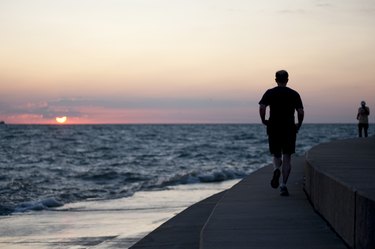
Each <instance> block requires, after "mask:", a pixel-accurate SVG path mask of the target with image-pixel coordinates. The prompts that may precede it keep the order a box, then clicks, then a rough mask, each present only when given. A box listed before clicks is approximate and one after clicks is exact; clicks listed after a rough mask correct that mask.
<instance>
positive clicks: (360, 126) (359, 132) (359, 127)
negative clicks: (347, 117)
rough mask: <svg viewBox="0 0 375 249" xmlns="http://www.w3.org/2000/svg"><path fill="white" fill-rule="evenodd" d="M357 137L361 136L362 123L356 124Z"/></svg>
mask: <svg viewBox="0 0 375 249" xmlns="http://www.w3.org/2000/svg"><path fill="white" fill-rule="evenodd" d="M358 137H362V125H361V124H358Z"/></svg>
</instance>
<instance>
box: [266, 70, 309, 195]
mask: <svg viewBox="0 0 375 249" xmlns="http://www.w3.org/2000/svg"><path fill="white" fill-rule="evenodd" d="M275 80H276V83H277V86H276V87H274V88H272V89H268V90H267V91H266V92H265V93H264V95H263V97H262V99H261V100H260V101H259V114H260V118H261V120H262V123H263V124H264V125H266V126H267V135H268V144H269V150H270V153H271V154H272V155H273V165H274V171H273V177H272V180H271V186H272V188H278V187H279V185H280V183H279V179H280V175H281V174H282V183H281V186H280V195H281V196H288V195H289V192H288V188H287V186H286V184H287V181H288V178H289V174H290V171H291V167H292V166H291V156H292V154H293V153H295V147H296V138H297V133H298V130H299V129H300V127H301V125H302V122H303V119H304V110H303V104H302V100H301V97H300V95H299V93H298V92H297V91H295V90H293V89H291V88H289V87H287V86H286V85H287V83H288V81H289V74H288V72H287V71H285V70H280V71H277V72H276V79H275ZM267 107H269V109H270V112H269V119H268V120H267V119H266V110H267ZM295 111H297V117H298V123H297V124H296V123H295V115H294V114H295Z"/></svg>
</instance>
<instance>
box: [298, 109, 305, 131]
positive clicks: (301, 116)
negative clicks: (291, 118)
mask: <svg viewBox="0 0 375 249" xmlns="http://www.w3.org/2000/svg"><path fill="white" fill-rule="evenodd" d="M304 117H305V111H304V110H303V109H302V108H299V109H297V118H298V124H297V130H299V128H301V126H302V123H303V119H304Z"/></svg>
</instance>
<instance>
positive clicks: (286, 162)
mask: <svg viewBox="0 0 375 249" xmlns="http://www.w3.org/2000/svg"><path fill="white" fill-rule="evenodd" d="M282 161H283V163H282V172H283V182H282V183H281V186H280V195H281V196H289V191H288V188H287V187H286V183H287V182H288V178H289V174H290V171H291V168H292V166H291V155H290V154H283V160H282Z"/></svg>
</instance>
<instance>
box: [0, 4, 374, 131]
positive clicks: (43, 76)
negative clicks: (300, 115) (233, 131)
mask: <svg viewBox="0 0 375 249" xmlns="http://www.w3.org/2000/svg"><path fill="white" fill-rule="evenodd" d="M0 34H1V39H0V58H1V59H0V120H4V121H5V122H7V123H56V121H55V118H56V117H58V116H59V117H62V116H67V117H68V120H67V123H70V124H83V123H259V115H258V102H259V99H260V98H261V96H262V94H263V93H264V91H265V90H267V89H268V88H271V87H274V86H275V82H274V73H275V71H277V70H279V69H286V70H288V71H289V73H290V81H289V84H288V85H289V86H290V87H292V88H294V89H296V90H297V91H299V93H300V94H301V97H302V99H303V101H304V105H305V112H306V120H305V121H306V122H308V123H355V122H356V119H355V117H356V112H357V109H358V107H359V105H360V102H361V100H365V101H366V102H367V104H368V106H369V107H370V110H371V111H372V113H371V116H370V117H371V118H370V121H371V122H374V121H375V1H374V0H331V1H328V0H283V1H281V0H262V1H261V0H32V1H31V0H0Z"/></svg>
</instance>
